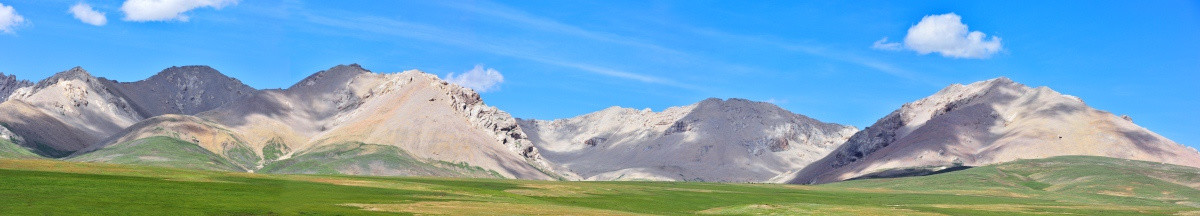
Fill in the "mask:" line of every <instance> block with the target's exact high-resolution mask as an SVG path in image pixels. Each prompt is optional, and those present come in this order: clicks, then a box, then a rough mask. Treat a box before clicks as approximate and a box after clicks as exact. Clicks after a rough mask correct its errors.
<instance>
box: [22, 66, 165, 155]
mask: <svg viewBox="0 0 1200 216" xmlns="http://www.w3.org/2000/svg"><path fill="white" fill-rule="evenodd" d="M113 84H115V83H114V82H112V81H109V80H106V79H104V78H96V77H93V76H92V75H91V74H89V73H88V72H87V71H86V70H83V68H80V67H75V68H72V69H70V70H67V71H63V72H59V73H57V74H54V75H53V76H50V78H46V79H45V80H42V81H40V82H38V83H37V85H34V86H28V87H23V88H20V89H17V90H16V91H14V92H13V94H12V95H10V96H9V98H8V100H6V101H5V102H4V103H2V104H0V123H3V124H4V125H5V126H6V127H8V129H9V130H11V131H12V132H13V133H15V134H17V135H19V136H21V137H23V138H24V140H25V141H26V142H25V143H23V144H22V145H24V146H26V147H28V148H31V149H33V150H34V152H36V153H38V154H41V155H43V156H49V157H62V156H66V155H69V154H71V153H72V152H75V151H78V150H80V149H83V148H86V147H88V146H89V145H92V144H95V143H97V142H99V141H100V140H102V139H104V138H106V137H108V136H111V135H112V134H114V133H116V132H118V131H120V130H122V129H124V128H125V127H128V126H129V125H132V124H133V123H136V122H138V121H141V120H142V119H143V118H144V116H142V115H140V114H138V112H136V111H134V109H133V105H132V104H131V103H130V102H129V101H128V100H127V99H125V98H124V97H122V96H120V95H122V94H120V93H119V92H117V90H116V89H115V88H114V87H113V86H112V85H113Z"/></svg>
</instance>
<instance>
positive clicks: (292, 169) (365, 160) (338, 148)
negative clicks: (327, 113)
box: [259, 142, 501, 178]
mask: <svg viewBox="0 0 1200 216" xmlns="http://www.w3.org/2000/svg"><path fill="white" fill-rule="evenodd" d="M264 154H265V153H264ZM259 172H262V173H285V174H347V175H373V176H459V177H497V178H498V177H501V176H500V174H498V173H496V172H494V171H490V170H485V169H483V168H479V167H475V166H471V165H470V164H466V163H450V162H442V161H432V162H426V161H423V160H420V159H416V158H414V157H413V156H412V155H411V154H409V153H408V152H405V151H404V150H403V149H400V148H398V147H395V146H386V145H373V144H364V143H358V142H350V143H342V144H332V145H325V146H320V147H316V148H313V149H310V150H305V151H302V152H297V153H295V155H293V156H292V157H290V158H287V159H283V160H279V161H275V162H272V163H270V164H267V165H266V166H264V167H263V168H262V169H260V170H259Z"/></svg>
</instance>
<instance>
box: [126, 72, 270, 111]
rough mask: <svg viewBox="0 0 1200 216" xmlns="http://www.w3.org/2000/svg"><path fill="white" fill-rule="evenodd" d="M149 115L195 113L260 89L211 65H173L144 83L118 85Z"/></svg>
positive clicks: (247, 95)
mask: <svg viewBox="0 0 1200 216" xmlns="http://www.w3.org/2000/svg"><path fill="white" fill-rule="evenodd" d="M115 86H116V87H117V88H118V89H121V92H123V93H124V95H125V96H126V97H128V98H129V99H130V100H132V101H133V102H134V103H135V104H137V108H138V109H139V111H141V112H142V113H145V114H146V116H157V115H163V114H187V115H191V114H196V113H200V112H204V111H208V110H211V109H214V108H217V107H219V106H221V105H224V104H226V103H228V102H231V101H235V100H238V99H241V98H245V97H249V96H250V95H251V94H253V93H254V92H256V91H257V90H256V89H254V88H252V87H250V86H247V85H246V84H243V83H242V82H241V81H239V80H237V79H234V78H232V77H229V76H225V74H222V73H221V72H220V71H217V70H216V69H213V68H212V67H209V66H203V65H191V66H174V67H170V68H166V69H163V70H162V71H160V72H158V74H155V75H154V76H151V77H150V78H147V79H145V80H140V81H136V82H128V83H118V84H116V85H115Z"/></svg>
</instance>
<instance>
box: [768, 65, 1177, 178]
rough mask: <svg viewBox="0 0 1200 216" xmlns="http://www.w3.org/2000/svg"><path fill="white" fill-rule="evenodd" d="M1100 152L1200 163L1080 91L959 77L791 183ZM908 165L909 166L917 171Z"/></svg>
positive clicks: (868, 130) (856, 137)
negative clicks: (1070, 92) (1086, 98)
mask: <svg viewBox="0 0 1200 216" xmlns="http://www.w3.org/2000/svg"><path fill="white" fill-rule="evenodd" d="M1060 155H1093V156H1105V157H1114V158H1125V159H1134V160H1145V161H1156V162H1163V163H1171V164H1179V165H1185V166H1193V167H1200V153H1197V151H1196V150H1195V149H1192V148H1188V147H1185V146H1183V145H1179V144H1177V143H1175V142H1172V141H1171V140H1168V139H1166V138H1164V137H1162V136H1159V135H1158V134H1155V133H1154V132H1150V131H1149V130H1146V129H1145V128H1142V127H1139V126H1137V125H1136V124H1134V123H1133V122H1131V121H1129V120H1126V119H1123V118H1121V117H1117V116H1115V115H1113V114H1111V113H1108V112H1104V111H1100V110H1096V109H1092V108H1091V107H1088V106H1087V104H1084V103H1083V101H1082V100H1080V99H1079V98H1076V97H1073V96H1069V95H1063V94H1059V93H1058V92H1055V91H1053V90H1050V89H1049V88H1046V87H1038V88H1030V87H1027V86H1024V85H1021V84H1018V83H1014V82H1012V81H1011V80H1009V79H1007V78H997V79H992V80H988V81H981V82H976V83H972V84H970V85H966V86H963V85H959V84H955V85H952V86H950V87H947V88H945V89H943V90H941V91H939V92H938V93H936V94H934V95H932V96H929V97H927V98H924V99H921V100H918V101H916V102H912V103H908V104H905V105H904V106H902V107H901V108H900V109H898V110H896V111H894V112H892V113H891V114H889V115H887V116H886V117H884V118H883V119H880V120H879V121H878V122H876V123H875V124H874V125H872V126H870V127H868V128H866V129H864V130H863V131H860V132H858V133H856V134H855V135H854V136H853V137H851V138H850V140H849V141H847V142H846V143H845V144H843V145H842V146H841V147H839V148H838V149H837V150H836V151H834V152H833V153H831V154H830V155H828V156H826V157H825V158H823V159H821V160H819V161H817V162H815V163H813V164H812V165H809V166H808V167H806V168H804V169H803V170H801V171H799V172H797V173H796V176H795V178H793V179H792V180H791V181H790V182H791V183H801V184H810V183H826V182H833V181H841V180H846V179H850V178H855V177H860V176H864V175H874V174H880V173H887V172H897V171H899V170H904V169H905V168H913V169H915V170H920V169H938V168H944V167H953V166H959V165H962V166H980V165H988V164H995V163H1001V162H1007V161H1013V160H1017V159H1036V158H1047V157H1052V156H1060ZM913 169H909V170H913Z"/></svg>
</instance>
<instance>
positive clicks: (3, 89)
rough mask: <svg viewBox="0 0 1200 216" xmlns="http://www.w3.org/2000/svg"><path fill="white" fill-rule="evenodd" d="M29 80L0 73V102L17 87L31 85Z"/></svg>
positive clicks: (6, 98)
mask: <svg viewBox="0 0 1200 216" xmlns="http://www.w3.org/2000/svg"><path fill="white" fill-rule="evenodd" d="M32 85H33V82H29V80H22V79H17V76H13V75H5V74H4V73H0V102H3V101H5V100H8V96H9V95H12V93H13V91H16V90H17V89H19V88H23V87H28V86H32Z"/></svg>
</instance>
